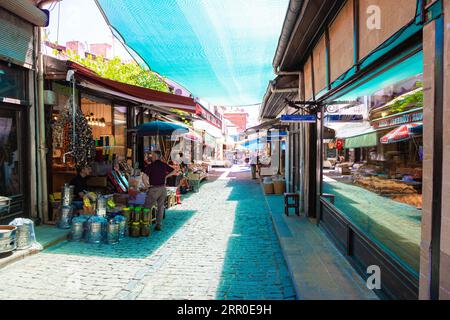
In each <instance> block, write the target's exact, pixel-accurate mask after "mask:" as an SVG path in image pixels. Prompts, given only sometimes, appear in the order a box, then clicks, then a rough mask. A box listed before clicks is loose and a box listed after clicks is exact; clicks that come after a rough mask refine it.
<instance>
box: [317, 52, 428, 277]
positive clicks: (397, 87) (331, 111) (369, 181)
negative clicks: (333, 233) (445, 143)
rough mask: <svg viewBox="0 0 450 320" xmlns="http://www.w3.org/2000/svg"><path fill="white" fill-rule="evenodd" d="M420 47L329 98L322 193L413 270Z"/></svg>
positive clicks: (418, 194)
mask: <svg viewBox="0 0 450 320" xmlns="http://www.w3.org/2000/svg"><path fill="white" fill-rule="evenodd" d="M422 58H423V56H422V53H421V52H419V53H417V54H415V55H413V56H411V57H410V58H408V59H405V60H403V61H402V62H400V63H398V64H397V65H395V66H393V67H392V68H390V69H388V70H387V71H384V72H382V73H379V74H378V75H376V76H373V77H371V79H370V80H368V81H365V82H361V83H359V84H358V85H357V86H355V87H354V88H353V89H351V91H349V92H347V93H345V94H343V95H341V96H340V97H336V98H335V100H336V101H342V104H340V105H334V106H329V107H328V108H327V112H326V114H325V117H324V131H323V148H322V149H323V154H322V158H323V183H322V192H323V194H324V197H323V199H326V201H329V202H331V203H332V204H333V205H334V207H336V208H337V209H338V210H339V211H340V212H341V213H342V214H343V215H344V216H345V217H346V218H347V219H348V220H349V221H350V222H352V223H353V224H354V225H355V226H356V227H357V228H358V229H359V230H361V231H362V232H363V233H365V234H366V235H367V236H368V237H369V238H370V239H371V240H372V241H374V242H375V243H377V244H378V245H379V246H380V247H381V248H382V249H383V250H384V251H385V252H387V253H388V254H390V255H391V256H392V257H393V258H394V259H396V260H397V261H398V262H400V263H401V264H402V265H403V266H405V267H406V268H407V269H409V270H410V271H411V272H412V273H414V274H416V275H417V276H418V272H419V258H420V249H419V247H420V239H421V219H422V161H423V138H422V134H423V123H422V121H423V108H424V107H425V108H426V106H424V105H423V77H422V72H423V71H422V69H423V63H422Z"/></svg>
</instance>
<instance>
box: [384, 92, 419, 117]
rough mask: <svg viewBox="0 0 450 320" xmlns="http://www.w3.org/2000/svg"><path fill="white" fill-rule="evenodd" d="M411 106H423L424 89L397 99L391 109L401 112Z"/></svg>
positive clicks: (393, 111) (394, 111)
mask: <svg viewBox="0 0 450 320" xmlns="http://www.w3.org/2000/svg"><path fill="white" fill-rule="evenodd" d="M411 106H414V107H416V108H423V90H420V91H416V92H414V93H411V94H408V95H406V96H405V97H404V98H402V99H399V100H397V101H395V102H394V103H393V104H392V105H391V106H390V108H389V109H390V111H391V112H392V113H400V112H404V111H406V109H407V108H409V107H411Z"/></svg>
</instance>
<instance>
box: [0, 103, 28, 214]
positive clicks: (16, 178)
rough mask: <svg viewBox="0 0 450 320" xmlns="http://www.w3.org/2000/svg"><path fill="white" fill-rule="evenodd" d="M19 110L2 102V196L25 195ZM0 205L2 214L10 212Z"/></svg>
mask: <svg viewBox="0 0 450 320" xmlns="http://www.w3.org/2000/svg"><path fill="white" fill-rule="evenodd" d="M20 123H21V118H20V112H19V111H13V110H7V109H3V108H2V106H1V104H0V196H6V197H10V198H14V197H17V196H20V195H23V159H22V156H23V155H22V146H23V143H22V137H21V132H22V130H21V126H20ZM5 209H6V208H2V207H0V216H1V215H4V214H5V213H8V212H7V211H5Z"/></svg>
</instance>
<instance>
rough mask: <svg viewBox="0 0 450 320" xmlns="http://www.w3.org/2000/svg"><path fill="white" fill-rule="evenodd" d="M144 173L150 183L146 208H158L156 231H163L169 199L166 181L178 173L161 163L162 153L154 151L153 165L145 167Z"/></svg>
mask: <svg viewBox="0 0 450 320" xmlns="http://www.w3.org/2000/svg"><path fill="white" fill-rule="evenodd" d="M144 173H145V174H146V175H147V176H148V178H149V182H150V188H149V190H148V193H147V199H146V201H145V207H147V208H152V207H153V206H154V205H156V206H157V208H158V213H157V217H156V227H155V230H156V231H161V230H162V220H163V218H164V209H165V201H166V197H167V189H166V180H167V178H169V177H171V176H174V175H176V174H177V172H176V170H175V169H174V168H172V167H171V166H169V165H168V164H166V163H164V162H162V161H161V152H160V151H153V152H152V163H151V164H149V165H147V166H146V167H145V169H144Z"/></svg>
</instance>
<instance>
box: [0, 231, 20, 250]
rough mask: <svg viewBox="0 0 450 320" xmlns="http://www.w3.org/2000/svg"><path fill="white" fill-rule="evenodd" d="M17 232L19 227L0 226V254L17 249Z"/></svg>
mask: <svg viewBox="0 0 450 320" xmlns="http://www.w3.org/2000/svg"><path fill="white" fill-rule="evenodd" d="M16 232H17V227H15V226H0V253H6V252H11V251H14V250H15V249H16V247H17V244H16Z"/></svg>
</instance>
